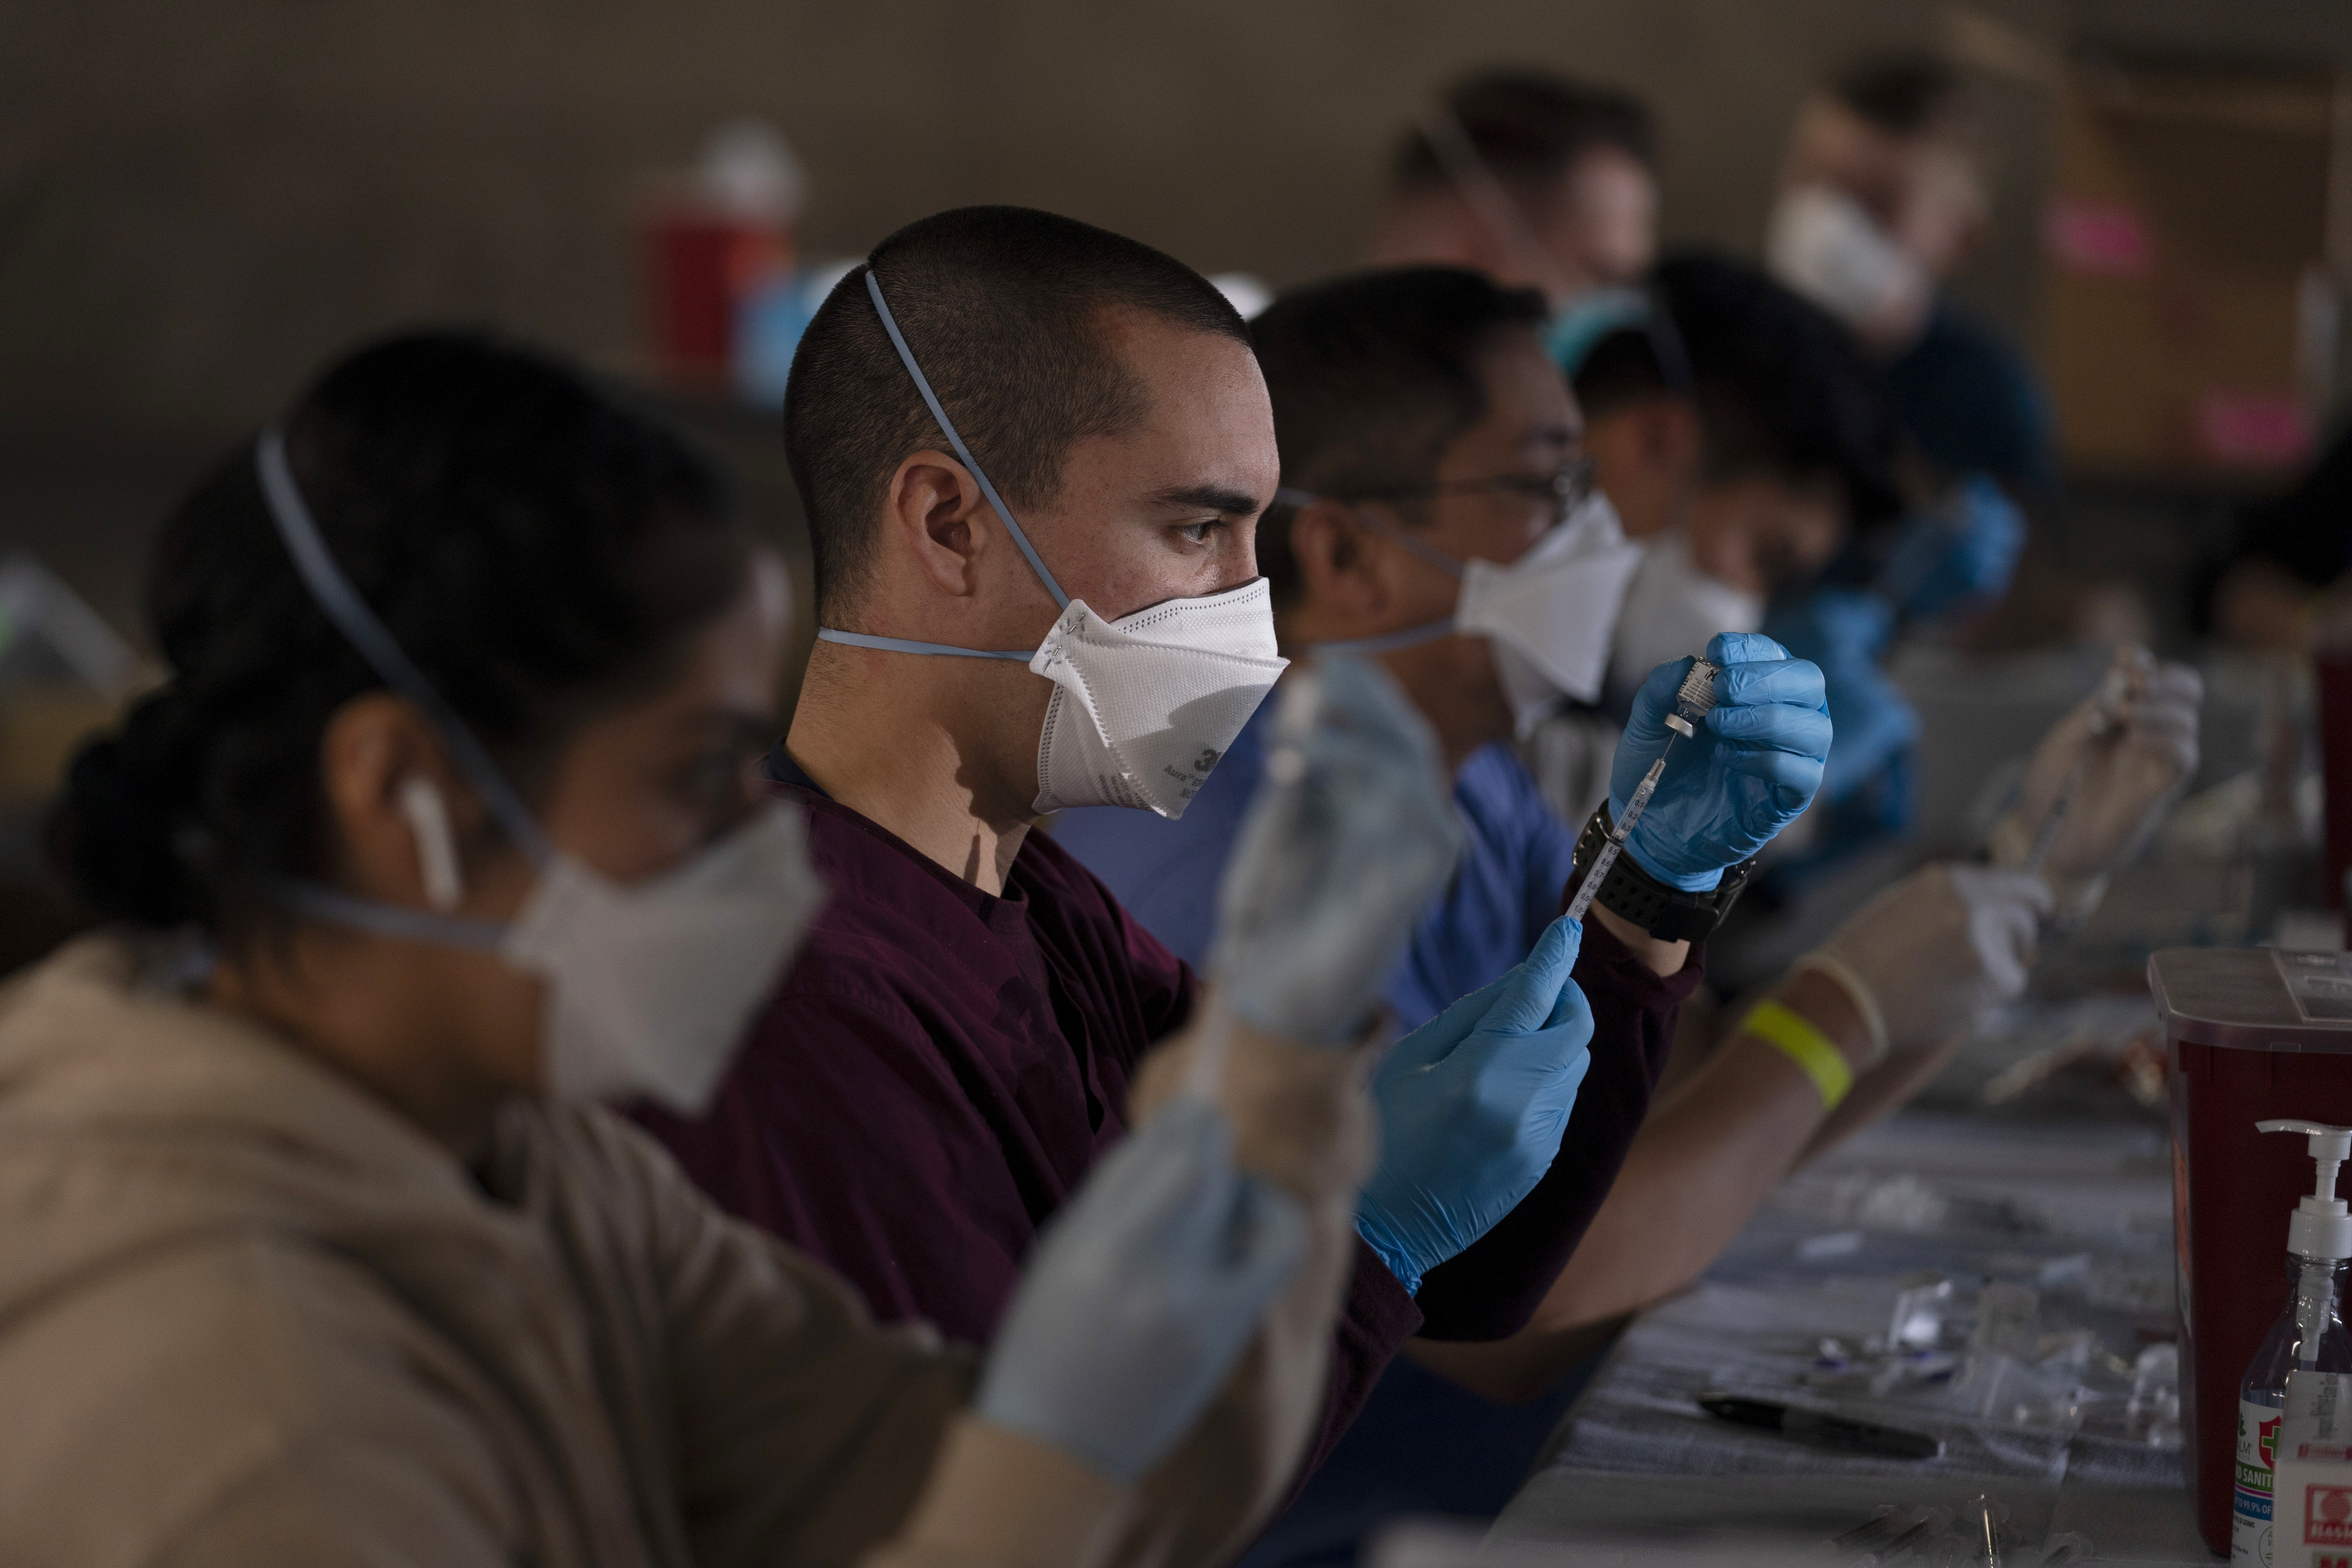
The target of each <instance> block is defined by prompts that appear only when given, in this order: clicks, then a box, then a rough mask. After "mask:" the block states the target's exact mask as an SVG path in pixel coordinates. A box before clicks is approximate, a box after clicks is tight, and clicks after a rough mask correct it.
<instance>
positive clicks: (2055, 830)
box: [1988, 647, 2204, 925]
mask: <svg viewBox="0 0 2352 1568" xmlns="http://www.w3.org/2000/svg"><path fill="white" fill-rule="evenodd" d="M2203 697H2204V683H2203V681H2202V680H2200V679H2199V677H2198V674H2197V672H2196V671H2195V670H2194V669H2191V668H2189V667H2188V666H2186V665H2181V664H2168V663H2163V662H2160V661H2159V660H2158V659H2157V658H2155V657H2154V656H2152V655H2151V654H2149V653H2148V651H2147V649H2145V648H2138V647H2126V648H2123V649H2120V650H2118V652H2117V653H2116V658H2115V660H2114V662H2113V664H2112V665H2111V666H2110V667H2109V668H2108V669H2107V671H2106V674H2105V677H2104V678H2103V679H2101V681H2100V683H2099V686H2098V688H2097V689H2096V690H2095V691H2093V692H2092V693H2091V695H2090V696H2089V697H2087V698H2085V699H2084V700H2083V701H2082V702H2080V703H2078V704H2077V705H2076V706H2075V707H2074V709H2073V710H2070V711H2069V712H2068V713H2067V714H2066V715H2065V716H2064V717H2063V718H2062V719H2060V720H2059V721H2058V722H2057V723H2056V724H2054V725H2053V726H2052V727H2051V730H2050V732H2049V733H2048V734H2047V735H2045V736H2043V737H2042V742H2041V744H2039V745H2038V746H2036V747H2035V748H2034V752H2033V755H2032V760H2031V761H2030V762H2028V763H2027V764H2026V769H2025V777H2024V780H2023V782H2022V783H2021V784H2020V785H2019V786H2018V792H2017V801H2016V804H2015V805H2013V806H2011V809H2010V810H2009V811H2008V812H2007V813H2006V814H2005V815H2004V816H2002V817H2001V819H2000V821H1999V822H1998V823H1996V824H1995V825H1994V826H1993V830H1992V833H1991V835H1990V841H1989V844H1988V848H1989V849H1990V858H1991V860H1992V863H1993V864H1994V865H1996V866H2000V867H2004V868H2016V869H2020V870H2026V871H2031V872H2033V873H2034V874H2036V875H2037V876H2040V877H2041V878H2042V879H2043V880H2044V881H2046V882H2048V883H2049V884H2050V886H2051V889H2052V890H2053V892H2055V893H2056V894H2057V896H2058V904H2059V909H2058V917H2057V918H2058V920H2059V922H2060V923H2061V924H2062V925H2071V924H2074V923H2077V922H2079V921H2082V920H2083V919H2084V918H2086V917H2087V916H2088V915H2089V913H2090V911H2091V910H2092V909H2093V908H2094V907H2095V905H2096V904H2097V902H2098V899H2099V894H2100V891H2101V889H2104V887H2105V883H2106V878H2107V875H2108V873H2110V872H2111V871H2113V870H2115V869H2116V868H2117V867H2119V866H2121V865H2122V864H2124V863H2125V862H2126V861H2127V860H2129V859H2130V858H2132V856H2134V855H2135V854H2137V852H2138V850H2139V848H2140V847H2141V846H2143V845H2144V844H2146V843H2147V838H2148V836H2149V835H2150V834H2152V833H2153V832H2154V831H2155V829H2156V826H2157V824H2158V821H2160V820H2161V819H2162V817H2163V815H2164V809H2165V807H2166V806H2167V805H2169V804H2170V803H2171V801H2172V799H2173V798H2174V797H2175V796H2176V795H2179V792H2180V791H2181V789H2182V788H2184V787H2185V786H2186V785H2187V784H2188V783H2189V778H2190V776H2191V775H2192V774H2194V773H2196V771H2197V731H2198V709H2199V706H2200V703H2201V701H2202V700H2203Z"/></svg>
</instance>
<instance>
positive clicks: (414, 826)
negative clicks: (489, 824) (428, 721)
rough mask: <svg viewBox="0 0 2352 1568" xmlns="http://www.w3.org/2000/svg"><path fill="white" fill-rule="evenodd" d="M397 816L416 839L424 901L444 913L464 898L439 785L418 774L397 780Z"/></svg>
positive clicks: (445, 808)
mask: <svg viewBox="0 0 2352 1568" xmlns="http://www.w3.org/2000/svg"><path fill="white" fill-rule="evenodd" d="M400 815H401V816H404V817H406V818H407V819H408V830H409V831H410V832H411V833H414V834H415V836H416V863H417V869H418V870H420V871H421V872H423V873H424V876H425V903H427V904H428V905H430V906H431V907H432V908H434V909H436V910H441V911H442V912H444V913H446V912H447V911H448V910H454V909H456V908H457V900H460V899H462V898H464V897H465V896H466V879H465V878H464V876H463V875H462V874H461V873H460V872H459V871H458V869H457V835H456V834H455V833H452V832H451V831H450V829H449V807H448V805H447V803H446V802H445V801H444V800H442V798H441V789H440V786H439V785H437V784H435V783H434V782H433V781H432V780H431V779H428V778H425V777H424V776H423V775H421V774H416V773H412V774H410V775H409V776H408V777H407V778H404V779H403V780H401V781H400Z"/></svg>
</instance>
